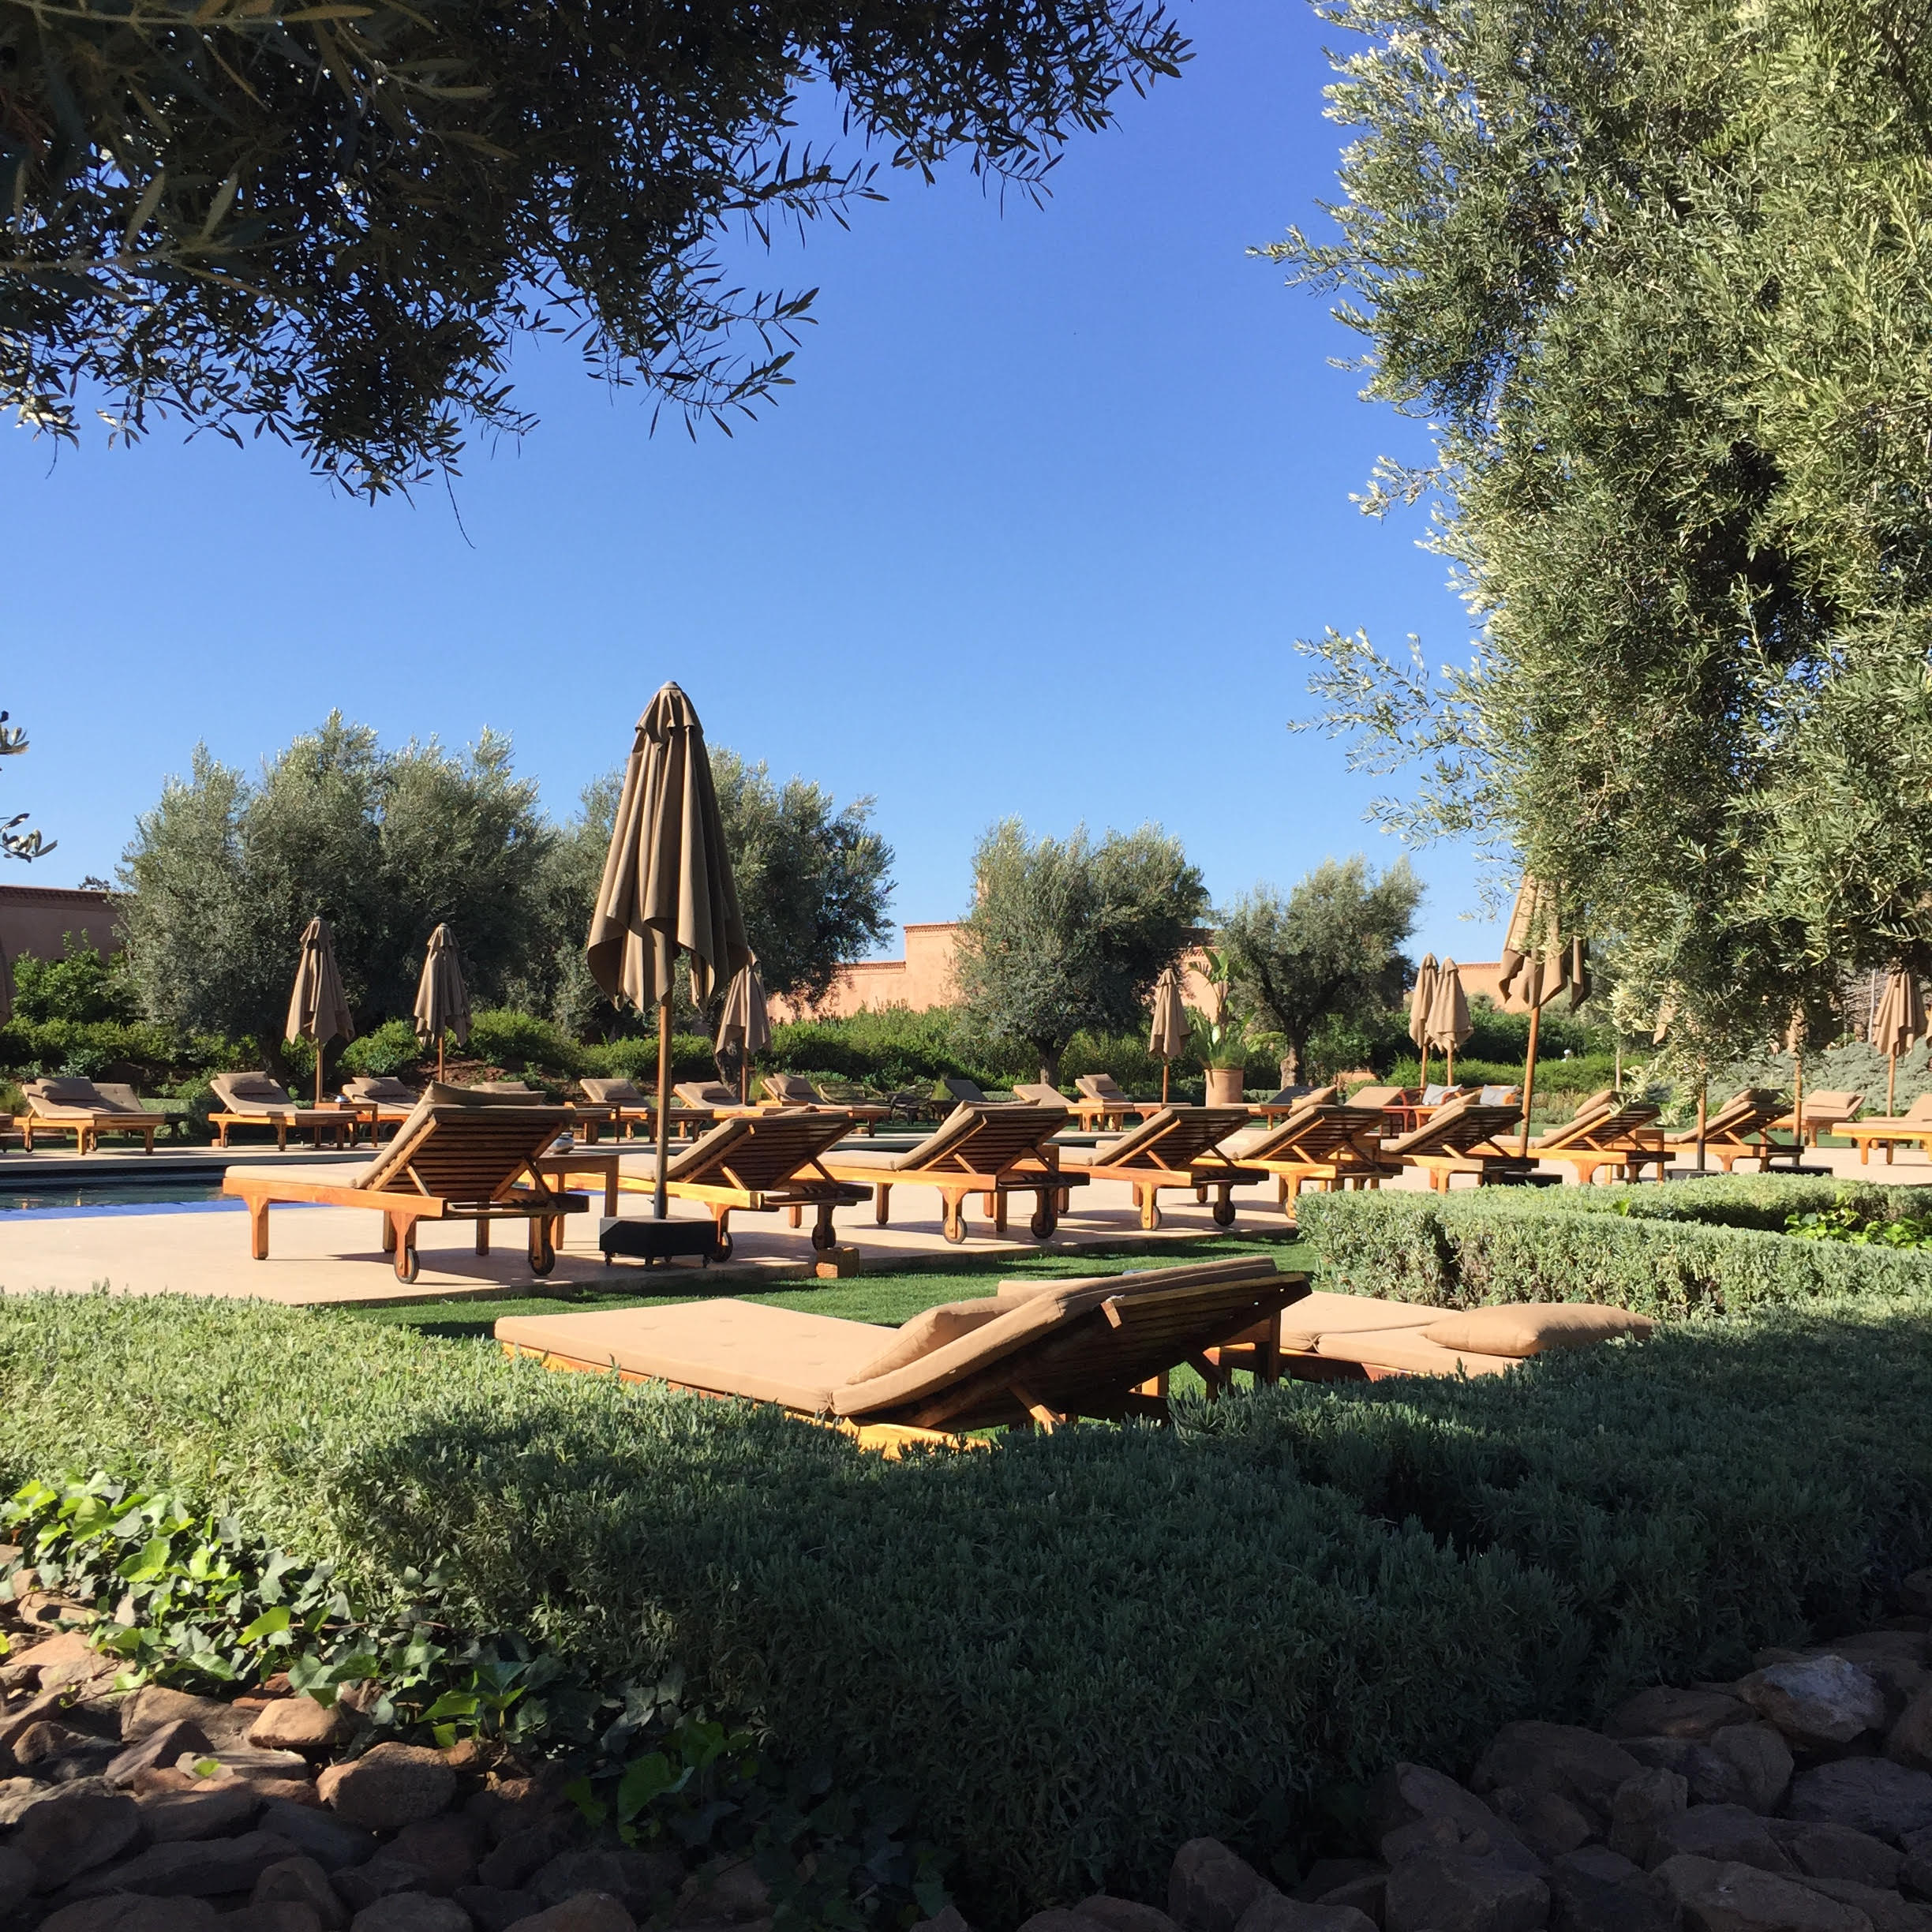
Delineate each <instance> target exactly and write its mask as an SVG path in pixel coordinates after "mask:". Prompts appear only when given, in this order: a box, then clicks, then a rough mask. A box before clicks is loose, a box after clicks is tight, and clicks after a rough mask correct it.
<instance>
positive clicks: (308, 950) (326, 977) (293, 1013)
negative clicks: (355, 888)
mask: <svg viewBox="0 0 1932 1932" xmlns="http://www.w3.org/2000/svg"><path fill="white" fill-rule="evenodd" d="M283 1038H284V1039H310V1040H313V1041H314V1042H315V1050H316V1106H320V1105H321V1104H322V1058H323V1053H324V1049H325V1048H326V1047H328V1043H329V1042H330V1041H331V1040H332V1039H345V1040H352V1039H354V1038H355V1023H354V1020H351V1019H350V1017H349V1002H347V1001H346V999H344V998H343V984H342V975H341V974H340V973H339V972H337V971H336V969H335V934H334V933H333V932H331V930H329V923H328V920H327V919H323V918H320V916H318V917H316V918H315V919H311V920H310V921H309V923H308V924H307V925H306V926H305V927H303V928H302V936H301V957H300V959H299V960H298V961H297V964H296V967H295V985H294V990H292V991H291V992H290V994H289V1009H288V1024H287V1026H286V1028H284V1030H283Z"/></svg>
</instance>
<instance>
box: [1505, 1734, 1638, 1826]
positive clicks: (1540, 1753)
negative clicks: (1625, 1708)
mask: <svg viewBox="0 0 1932 1932" xmlns="http://www.w3.org/2000/svg"><path fill="white" fill-rule="evenodd" d="M1640 1769H1642V1766H1641V1765H1639V1764H1638V1762H1637V1760H1636V1759H1635V1758H1633V1757H1632V1756H1631V1754H1630V1753H1629V1752H1628V1751H1627V1750H1624V1748H1623V1746H1622V1745H1620V1744H1617V1743H1612V1740H1611V1739H1608V1738H1607V1737H1604V1736H1601V1735H1599V1734H1598V1733H1597V1732H1594V1731H1584V1730H1581V1729H1579V1728H1578V1727H1577V1726H1575V1725H1574V1724H1543V1723H1541V1722H1537V1721H1533V1720H1532V1721H1529V1722H1526V1723H1522V1724H1505V1725H1504V1726H1503V1728H1502V1729H1501V1730H1500V1731H1499V1732H1497V1733H1496V1736H1495V1737H1494V1739H1492V1741H1491V1743H1490V1746H1489V1748H1488V1750H1486V1751H1485V1752H1484V1753H1483V1755H1482V1759H1481V1762H1480V1763H1479V1764H1478V1765H1477V1767H1476V1769H1475V1772H1474V1773H1473V1776H1472V1777H1471V1778H1470V1783H1471V1784H1473V1786H1474V1787H1475V1788H1476V1789H1477V1790H1478V1791H1481V1792H1490V1791H1494V1790H1496V1788H1498V1787H1499V1786H1501V1785H1504V1784H1516V1785H1522V1786H1524V1787H1526V1788H1529V1789H1533V1790H1537V1791H1553V1792H1556V1795H1558V1796H1559V1797H1561V1798H1568V1799H1571V1800H1573V1801H1574V1802H1576V1803H1582V1804H1584V1805H1587V1806H1588V1807H1590V1809H1591V1810H1594V1811H1597V1812H1600V1813H1601V1812H1607V1811H1608V1810H1609V1808H1610V1801H1611V1799H1612V1798H1613V1797H1615V1796H1616V1788H1617V1787H1618V1786H1619V1784H1622V1783H1623V1780H1625V1779H1626V1778H1627V1777H1631V1776H1632V1775H1633V1774H1634V1773H1636V1772H1637V1771H1638V1770H1640Z"/></svg>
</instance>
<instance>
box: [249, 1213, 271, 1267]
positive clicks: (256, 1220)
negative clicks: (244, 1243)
mask: <svg viewBox="0 0 1932 1932" xmlns="http://www.w3.org/2000/svg"><path fill="white" fill-rule="evenodd" d="M249 1249H250V1252H252V1253H253V1255H254V1256H255V1259H256V1260H257V1261H266V1260H268V1201H267V1200H265V1199H264V1200H252V1201H250V1202H249Z"/></svg>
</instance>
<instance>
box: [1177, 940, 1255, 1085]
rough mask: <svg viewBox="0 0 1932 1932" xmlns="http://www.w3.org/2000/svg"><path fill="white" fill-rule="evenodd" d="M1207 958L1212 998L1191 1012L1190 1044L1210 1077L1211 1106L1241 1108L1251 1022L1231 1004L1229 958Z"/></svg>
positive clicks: (1208, 1079) (1202, 1068) (1189, 1014)
mask: <svg viewBox="0 0 1932 1932" xmlns="http://www.w3.org/2000/svg"><path fill="white" fill-rule="evenodd" d="M1206 978H1207V1001H1206V1002H1205V1005H1204V1006H1190V1007H1189V1009H1188V1035H1189V1045H1190V1046H1191V1047H1192V1048H1193V1054H1194V1058H1196V1059H1197V1060H1198V1061H1200V1065H1201V1071H1202V1073H1204V1075H1205V1076H1207V1094H1206V1095H1205V1098H1206V1100H1207V1104H1208V1106H1240V1105H1241V1088H1242V1085H1243V1084H1244V1082H1245V1079H1246V1076H1247V1069H1248V1052H1249V1046H1250V1044H1251V1042H1250V1039H1249V1032H1248V1022H1247V1021H1246V1020H1245V1019H1244V1018H1243V1017H1241V1015H1240V1014H1239V1013H1236V1012H1235V1011H1234V1009H1233V1008H1232V1006H1230V1004H1229V1002H1228V969H1227V957H1226V954H1225V953H1208V955H1207V975H1206Z"/></svg>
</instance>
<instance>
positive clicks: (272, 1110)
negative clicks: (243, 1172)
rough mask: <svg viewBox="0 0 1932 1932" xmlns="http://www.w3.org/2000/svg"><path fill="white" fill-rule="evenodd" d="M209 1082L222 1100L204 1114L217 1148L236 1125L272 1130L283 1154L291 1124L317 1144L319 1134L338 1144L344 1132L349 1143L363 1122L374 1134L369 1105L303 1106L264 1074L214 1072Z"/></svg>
mask: <svg viewBox="0 0 1932 1932" xmlns="http://www.w3.org/2000/svg"><path fill="white" fill-rule="evenodd" d="M210 1084H212V1086H213V1088H214V1089H215V1099H217V1100H219V1102H220V1103H221V1106H220V1108H219V1110H217V1111H216V1112H214V1113H212V1114H209V1115H208V1125H210V1126H212V1128H213V1129H215V1145H216V1146H217V1147H218V1148H226V1147H227V1144H228V1136H229V1133H230V1130H231V1129H234V1128H237V1127H271V1128H273V1129H275V1146H276V1147H277V1148H278V1149H279V1150H280V1151H282V1152H283V1153H284V1154H286V1152H287V1151H288V1137H289V1129H290V1128H291V1127H293V1128H294V1129H297V1130H298V1131H299V1130H300V1129H303V1128H306V1129H308V1130H309V1136H310V1138H311V1140H313V1143H314V1144H315V1145H316V1147H318V1148H320V1146H321V1144H322V1136H323V1135H324V1134H325V1133H326V1134H327V1135H328V1136H329V1137H330V1139H331V1140H334V1141H335V1143H336V1144H337V1145H340V1144H341V1142H342V1136H343V1133H345V1132H346V1133H347V1134H348V1136H349V1143H350V1146H352V1147H353V1146H354V1144H355V1137H356V1130H357V1129H358V1128H359V1127H360V1126H361V1124H362V1122H363V1121H365V1120H367V1121H370V1123H371V1124H370V1128H369V1137H370V1139H371V1140H374V1138H375V1133H376V1130H375V1125H374V1113H375V1110H374V1109H373V1108H370V1107H367V1106H358V1105H357V1104H355V1103H352V1102H349V1101H327V1102H324V1103H323V1104H322V1105H321V1106H303V1105H302V1103H301V1102H300V1101H299V1100H298V1099H295V1098H294V1095H291V1094H290V1092H289V1091H288V1089H287V1088H286V1087H284V1086H283V1085H282V1084H280V1082H279V1081H277V1080H271V1079H270V1078H269V1077H268V1075H267V1074H265V1073H217V1074H216V1075H215V1077H214V1079H213V1080H212V1082H211V1083H210Z"/></svg>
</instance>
